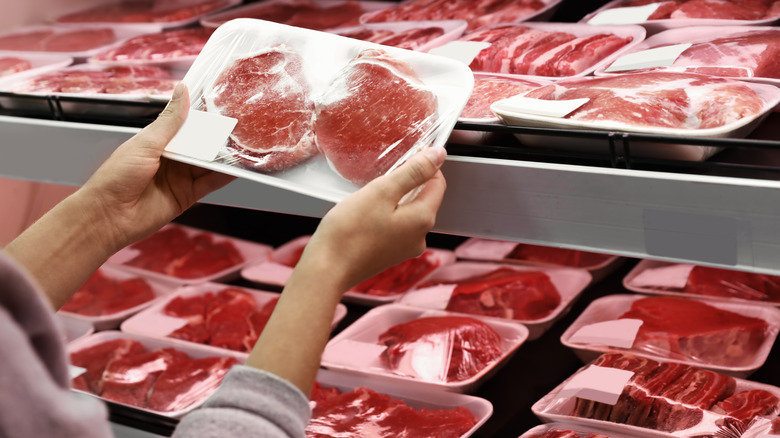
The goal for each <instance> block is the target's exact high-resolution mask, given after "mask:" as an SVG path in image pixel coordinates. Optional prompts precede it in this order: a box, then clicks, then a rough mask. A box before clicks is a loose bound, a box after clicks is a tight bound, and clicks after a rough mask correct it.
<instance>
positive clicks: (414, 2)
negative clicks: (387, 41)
mask: <svg viewBox="0 0 780 438" xmlns="http://www.w3.org/2000/svg"><path fill="white" fill-rule="evenodd" d="M546 5H547V2H544V1H541V0H519V1H518V0H478V1H469V0H411V1H406V2H402V3H401V4H399V5H397V6H394V7H391V8H387V9H383V10H381V11H378V12H376V13H372V14H366V15H365V16H364V17H363V18H362V20H364V21H365V22H369V23H373V22H386V21H426V20H465V21H466V22H467V23H468V29H476V28H478V27H482V26H487V25H491V24H495V23H508V22H512V21H520V20H522V19H523V18H526V17H528V16H530V15H533V14H535V13H536V12H537V11H540V10H541V9H543V8H544V7H545V6H546Z"/></svg>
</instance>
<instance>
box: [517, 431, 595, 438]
mask: <svg viewBox="0 0 780 438" xmlns="http://www.w3.org/2000/svg"><path fill="white" fill-rule="evenodd" d="M527 438H609V436H608V435H602V434H599V433H593V432H590V433H588V434H587V435H584V436H583V435H581V434H580V433H578V432H575V431H573V430H561V429H550V430H548V431H545V432H541V433H537V434H533V435H528V437H527Z"/></svg>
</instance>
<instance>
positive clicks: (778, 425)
mask: <svg viewBox="0 0 780 438" xmlns="http://www.w3.org/2000/svg"><path fill="white" fill-rule="evenodd" d="M769 433H770V434H775V435H776V434H780V417H778V418H775V419H774V420H772V428H771V429H770V430H769Z"/></svg>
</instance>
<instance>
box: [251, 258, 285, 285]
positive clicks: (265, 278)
mask: <svg viewBox="0 0 780 438" xmlns="http://www.w3.org/2000/svg"><path fill="white" fill-rule="evenodd" d="M292 272H293V268H291V267H289V266H285V265H282V264H280V263H274V262H263V263H259V264H257V265H254V266H251V267H249V268H246V269H244V272H243V273H242V275H244V277H246V278H247V279H248V280H252V281H257V282H260V283H271V284H278V285H284V284H286V283H287V280H289V279H290V275H292Z"/></svg>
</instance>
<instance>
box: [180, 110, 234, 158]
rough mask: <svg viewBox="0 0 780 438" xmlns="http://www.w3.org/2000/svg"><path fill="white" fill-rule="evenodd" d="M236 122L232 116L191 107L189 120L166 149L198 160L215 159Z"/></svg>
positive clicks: (188, 115)
mask: <svg viewBox="0 0 780 438" xmlns="http://www.w3.org/2000/svg"><path fill="white" fill-rule="evenodd" d="M236 123H238V120H237V119H234V118H232V117H225V116H222V115H219V114H215V113H207V112H204V111H198V110H194V109H191V110H190V112H189V113H188V114H187V120H185V121H184V124H183V125H182V126H181V128H179V132H177V133H176V135H175V136H174V137H173V139H172V140H171V142H170V143H168V146H166V147H165V151H166V152H171V153H174V154H179V155H184V156H186V157H190V158H195V159H197V160H203V161H214V159H216V158H217V154H219V151H220V150H222V147H223V146H224V145H225V142H226V141H227V139H228V136H229V135H230V133H231V132H233V128H235V127H236Z"/></svg>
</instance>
